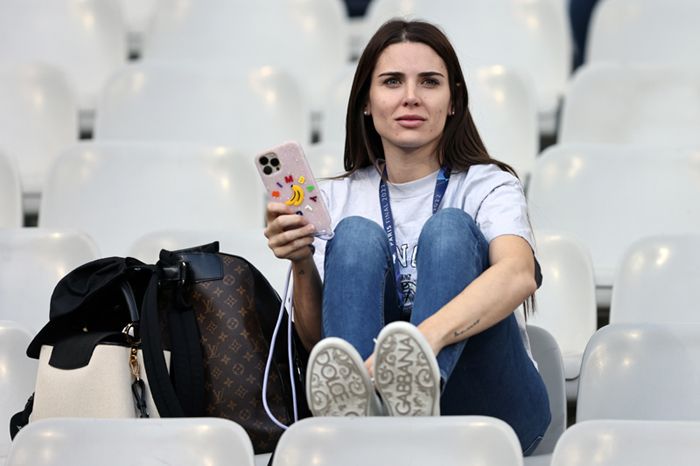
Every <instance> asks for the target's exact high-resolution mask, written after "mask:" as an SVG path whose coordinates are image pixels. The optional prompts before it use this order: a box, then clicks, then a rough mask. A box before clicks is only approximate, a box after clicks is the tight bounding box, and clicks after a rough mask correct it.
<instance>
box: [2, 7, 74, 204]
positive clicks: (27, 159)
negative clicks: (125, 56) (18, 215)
mask: <svg viewBox="0 0 700 466" xmlns="http://www.w3.org/2000/svg"><path fill="white" fill-rule="evenodd" d="M57 3H58V2H57ZM0 9H1V8H0ZM1 21H2V20H0V22H1ZM0 102H2V105H0V147H3V148H4V153H5V155H6V156H8V157H12V158H13V159H14V161H15V164H16V166H17V169H18V170H19V174H20V178H21V180H22V189H23V191H24V192H25V193H32V194H33V195H37V194H38V193H39V192H40V191H41V185H42V184H43V182H44V178H45V177H46V173H47V171H48V168H49V166H50V165H51V161H52V160H53V159H54V158H56V157H57V156H58V154H59V152H60V151H62V150H63V149H65V148H66V147H68V146H69V145H71V144H74V143H75V142H77V140H78V101H77V97H76V96H75V94H74V92H73V89H72V87H71V85H70V83H69V82H68V80H67V79H66V76H65V75H64V74H63V72H61V71H60V70H59V69H57V68H55V67H52V66H47V65H17V66H1V67H0Z"/></svg>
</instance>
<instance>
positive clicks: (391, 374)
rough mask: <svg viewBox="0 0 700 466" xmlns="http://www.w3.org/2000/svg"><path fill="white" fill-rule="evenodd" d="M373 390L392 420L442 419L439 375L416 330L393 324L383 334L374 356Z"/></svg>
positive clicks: (427, 349) (397, 323)
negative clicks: (440, 417) (411, 418)
mask: <svg viewBox="0 0 700 466" xmlns="http://www.w3.org/2000/svg"><path fill="white" fill-rule="evenodd" d="M374 386H375V387H376V388H377V391H378V392H379V394H380V396H381V398H382V401H383V403H384V406H385V408H386V409H387V411H388V414H389V415H390V416H439V415H440V371H439V369H438V366H437V361H436V359H435V356H434V355H433V351H432V349H431V348H430V346H429V345H428V342H427V341H425V338H424V337H423V335H422V334H421V333H420V331H419V330H418V329H417V328H416V327H414V326H413V325H411V324H408V323H406V322H394V323H391V324H389V325H387V326H386V327H384V329H383V330H382V331H381V333H380V334H379V337H378V338H377V345H376V347H375V354H374Z"/></svg>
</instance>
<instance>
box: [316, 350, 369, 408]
mask: <svg viewBox="0 0 700 466" xmlns="http://www.w3.org/2000/svg"><path fill="white" fill-rule="evenodd" d="M374 397H376V395H375V393H374V387H373V386H372V383H371V381H370V379H369V374H368V373H367V370H366V369H365V366H364V363H363V362H362V358H361V357H360V355H359V354H358V353H357V351H356V350H355V348H354V347H353V346H352V345H350V344H349V343H348V342H346V341H345V340H342V339H340V338H332V337H331V338H325V339H323V340H321V341H320V342H319V343H318V344H317V345H316V346H315V347H314V349H313V350H312V351H311V355H310V356H309V366H308V368H307V374H306V399H307V401H308V403H309V408H310V409H311V412H312V413H313V415H314V416H368V415H370V414H372V411H373V410H374V407H373V406H372V403H373V398H374Z"/></svg>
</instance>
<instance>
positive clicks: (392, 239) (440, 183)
mask: <svg viewBox="0 0 700 466" xmlns="http://www.w3.org/2000/svg"><path fill="white" fill-rule="evenodd" d="M385 180H386V167H385V168H384V173H383V175H382V179H381V181H380V182H379V205H380V207H381V210H382V222H383V223H384V231H386V236H387V238H388V239H389V250H390V251H392V257H393V262H394V280H395V281H396V294H397V296H398V298H399V305H403V303H404V295H403V293H402V291H401V269H400V264H399V263H398V250H397V249H396V229H395V228H394V216H393V214H392V213H391V199H390V198H389V187H388V186H387V184H386V181H385ZM449 181H450V169H449V168H447V167H440V171H439V172H438V176H437V180H436V181H435V191H434V192H433V214H435V212H437V211H438V209H439V208H440V202H442V198H443V197H444V196H445V191H447V183H448V182H449Z"/></svg>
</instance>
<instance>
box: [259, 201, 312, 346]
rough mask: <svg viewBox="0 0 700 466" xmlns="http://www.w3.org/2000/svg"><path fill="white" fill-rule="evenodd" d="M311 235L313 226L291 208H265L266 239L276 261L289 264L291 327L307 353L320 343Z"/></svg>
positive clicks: (280, 206)
mask: <svg viewBox="0 0 700 466" xmlns="http://www.w3.org/2000/svg"><path fill="white" fill-rule="evenodd" d="M314 232H315V229H314V226H313V225H311V224H310V223H309V222H308V221H307V220H306V219H305V218H304V217H303V216H300V215H296V214H295V213H294V211H293V210H292V209H291V208H290V207H288V206H286V205H284V204H282V203H279V202H271V203H269V204H268V205H267V227H266V228H265V237H267V240H268V246H269V247H270V249H271V250H272V252H273V253H274V254H275V256H276V257H278V258H280V259H289V260H290V261H291V262H292V275H293V277H294V298H293V299H294V310H295V312H294V323H295V326H296V329H297V331H298V333H299V337H300V338H301V341H302V343H303V344H304V347H306V349H309V350H310V349H311V348H312V347H313V346H314V345H315V344H316V342H318V340H320V339H321V278H320V276H319V273H318V270H317V269H316V264H315V263H314V260H313V252H312V251H313V249H312V247H311V245H312V243H313V241H314V237H313V234H314Z"/></svg>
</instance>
